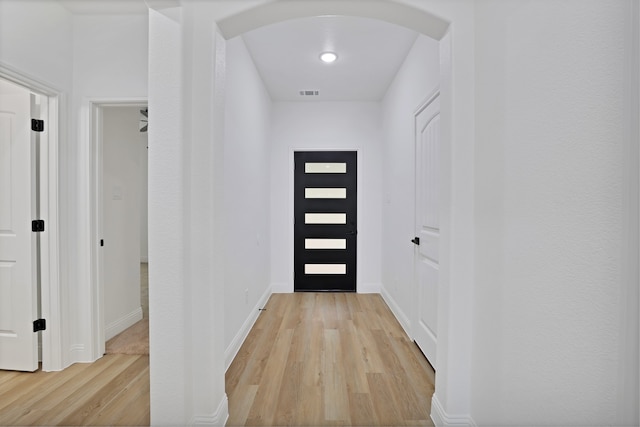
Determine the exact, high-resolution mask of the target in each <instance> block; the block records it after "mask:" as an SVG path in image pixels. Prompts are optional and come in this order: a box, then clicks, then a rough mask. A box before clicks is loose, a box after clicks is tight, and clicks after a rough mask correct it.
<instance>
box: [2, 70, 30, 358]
mask: <svg viewBox="0 0 640 427" xmlns="http://www.w3.org/2000/svg"><path fill="white" fill-rule="evenodd" d="M34 147H35V139H34V138H33V137H32V131H31V94H30V92H29V91H28V90H27V89H23V88H21V87H19V86H15V85H12V84H10V83H6V82H3V81H0V369H8V370H18V371H35V370H36V369H38V334H36V333H34V332H33V321H34V320H35V319H36V318H37V317H36V316H37V276H36V273H37V271H36V268H35V266H36V237H35V234H36V233H33V232H32V231H31V220H32V219H34V216H33V214H34V210H33V209H34V207H35V203H34V200H35V197H36V191H35V179H34V178H33V175H32V174H33V166H32V165H33V162H34V156H33V152H34Z"/></svg>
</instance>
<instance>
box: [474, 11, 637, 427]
mask: <svg viewBox="0 0 640 427" xmlns="http://www.w3.org/2000/svg"><path fill="white" fill-rule="evenodd" d="M630 5H631V2H630V1H626V2H625V1H577V0H575V1H563V2H551V1H536V2H511V1H503V0H497V1H483V2H479V3H478V4H477V5H476V49H477V51H476V79H477V80H476V84H477V91H476V100H475V106H476V153H477V155H476V208H477V217H476V220H477V222H476V266H477V275H476V278H477V280H476V290H475V304H474V319H475V320H474V325H475V328H474V350H473V359H472V360H473V369H472V372H473V373H474V376H473V392H472V396H473V401H472V404H473V406H472V410H473V417H474V419H475V421H476V422H477V423H478V425H485V424H510V425H520V424H524V423H527V424H553V425H585V424H598V425H605V424H607V425H610V424H622V423H630V424H637V422H638V419H637V418H635V420H634V419H632V418H628V417H626V416H625V415H624V414H622V413H621V412H620V411H619V405H621V404H622V403H623V402H622V401H623V400H624V399H628V398H629V397H631V396H622V395H621V394H620V393H619V387H621V386H622V384H621V383H620V381H621V379H620V377H619V374H618V372H619V369H620V367H621V364H624V363H625V362H624V358H625V355H624V354H623V351H621V349H623V348H624V346H623V345H621V344H622V343H621V340H622V339H624V336H625V329H626V327H627V326H624V323H623V322H624V321H622V322H621V319H620V313H621V312H624V308H625V305H626V302H625V300H624V299H623V298H622V296H623V295H624V293H625V292H626V290H627V287H628V286H630V284H629V283H630V282H628V281H627V280H626V279H627V277H625V276H626V273H625V272H624V271H623V261H624V253H625V250H626V248H624V247H623V242H624V241H625V237H624V236H625V224H624V222H623V218H624V214H623V207H624V206H625V198H626V197H628V196H627V195H625V194H624V187H625V181H624V179H625V175H624V174H625V172H624V171H625V168H626V158H625V156H626V152H627V151H628V150H629V147H630V144H637V140H636V141H632V139H631V138H630V134H629V129H630V127H628V123H627V119H626V115H627V114H628V112H627V109H628V105H629V104H628V102H629V97H630V94H629V82H628V81H625V70H626V69H627V68H628V63H626V61H627V59H626V58H629V57H631V55H632V53H631V52H630V50H629V42H630V37H629V25H627V22H626V19H625V18H626V16H628V15H629V14H630ZM633 286H636V287H637V282H636V283H635V285H633ZM636 310H637V308H636ZM635 345H636V346H637V342H636V343H635ZM636 354H637V353H636ZM632 372H633V371H630V370H627V374H631V373H632ZM636 377H637V371H636ZM636 380H637V378H636ZM636 387H637V386H636ZM635 399H636V400H635V403H636V404H637V402H638V401H637V388H636V394H635Z"/></svg>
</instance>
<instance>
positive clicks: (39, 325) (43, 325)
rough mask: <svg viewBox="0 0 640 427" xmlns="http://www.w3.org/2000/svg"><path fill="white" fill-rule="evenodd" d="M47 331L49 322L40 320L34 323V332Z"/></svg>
mask: <svg viewBox="0 0 640 427" xmlns="http://www.w3.org/2000/svg"><path fill="white" fill-rule="evenodd" d="M46 329H47V321H46V320H45V319H38V320H34V321H33V332H38V331H44V330H46Z"/></svg>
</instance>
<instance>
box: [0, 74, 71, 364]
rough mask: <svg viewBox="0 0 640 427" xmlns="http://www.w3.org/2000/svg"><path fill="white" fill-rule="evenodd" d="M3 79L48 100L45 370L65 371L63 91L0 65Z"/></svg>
mask: <svg viewBox="0 0 640 427" xmlns="http://www.w3.org/2000/svg"><path fill="white" fill-rule="evenodd" d="M0 78H2V79H5V80H8V81H10V82H12V83H16V84H18V85H20V86H22V87H25V88H26V89H28V90H29V91H31V92H34V93H36V94H38V95H40V96H42V97H43V98H46V99H47V102H46V103H43V104H42V111H41V116H42V117H43V118H44V120H45V132H43V134H42V135H41V140H40V141H41V154H40V155H41V157H40V158H41V161H40V168H41V169H40V216H41V219H44V220H45V221H46V232H45V233H42V235H41V236H40V242H41V243H40V269H41V290H42V291H41V298H40V304H41V307H42V318H43V319H46V321H47V329H46V330H44V331H42V332H41V333H42V370H43V371H59V370H62V369H63V357H62V328H61V324H60V322H61V319H62V313H61V304H60V300H61V292H60V278H59V272H60V261H59V237H58V236H59V222H58V221H59V219H58V185H59V184H58V169H59V168H58V164H59V163H58V153H59V145H58V144H59V141H60V140H61V139H62V138H61V135H62V134H63V133H64V131H65V128H64V127H63V126H60V124H61V123H62V121H60V120H59V119H60V111H64V105H65V99H64V95H63V93H62V91H60V90H58V89H56V88H55V87H53V86H51V85H49V84H47V83H43V82H41V81H39V80H37V79H34V78H32V77H28V76H26V75H24V74H22V73H20V72H19V71H18V70H15V69H12V68H10V67H8V66H6V65H2V64H0Z"/></svg>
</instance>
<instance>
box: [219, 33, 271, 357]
mask: <svg viewBox="0 0 640 427" xmlns="http://www.w3.org/2000/svg"><path fill="white" fill-rule="evenodd" d="M271 110H272V103H271V98H270V97H269V94H268V92H267V90H266V88H265V86H264V84H263V82H262V79H261V77H260V75H259V74H258V71H257V70H256V68H255V65H254V63H253V60H252V59H251V56H250V55H249V52H248V51H247V48H246V46H245V44H244V41H243V40H242V38H241V37H236V38H234V39H232V40H229V42H228V43H227V82H226V111H225V112H226V123H225V130H226V134H225V146H224V181H225V193H224V199H225V203H224V206H225V210H226V226H225V232H226V242H227V247H226V251H225V259H226V261H225V268H226V274H225V278H226V280H225V285H224V289H225V291H224V301H225V349H226V353H225V359H226V363H227V365H229V364H230V363H231V361H232V360H233V357H234V356H235V353H236V352H237V350H238V349H239V348H240V345H241V344H242V342H243V341H244V337H245V336H246V334H247V333H248V332H249V328H250V327H251V325H252V324H253V321H254V320H255V319H256V318H257V316H258V313H259V312H258V308H259V307H258V305H260V306H262V304H264V302H265V300H266V298H267V297H268V296H269V295H270V281H269V279H270V273H269V272H270V261H271V260H270V258H269V252H270V250H271V239H270V236H271V230H270V221H269V219H270V217H271V215H270V210H269V206H270V199H271V186H270V181H271V180H270V172H271V168H270V159H271V156H270V152H271V145H270V141H271Z"/></svg>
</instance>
